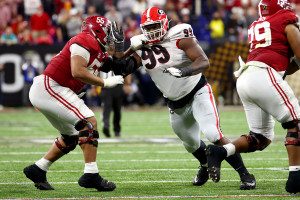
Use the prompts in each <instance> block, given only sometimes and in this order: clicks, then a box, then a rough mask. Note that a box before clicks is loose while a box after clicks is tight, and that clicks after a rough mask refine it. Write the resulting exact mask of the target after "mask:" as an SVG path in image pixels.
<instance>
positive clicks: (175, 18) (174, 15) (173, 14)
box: [168, 11, 180, 28]
mask: <svg viewBox="0 0 300 200" xmlns="http://www.w3.org/2000/svg"><path fill="white" fill-rule="evenodd" d="M168 17H169V18H170V19H171V20H170V21H169V27H170V28H172V27H173V26H176V25H177V24H178V23H179V22H180V19H179V16H178V14H177V12H176V11H171V12H169V15H168Z"/></svg>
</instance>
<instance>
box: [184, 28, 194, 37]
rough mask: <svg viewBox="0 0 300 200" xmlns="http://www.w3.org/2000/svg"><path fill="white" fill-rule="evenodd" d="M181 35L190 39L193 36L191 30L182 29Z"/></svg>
mask: <svg viewBox="0 0 300 200" xmlns="http://www.w3.org/2000/svg"><path fill="white" fill-rule="evenodd" d="M183 33H184V37H192V36H193V35H194V34H193V29H192V28H189V29H183Z"/></svg>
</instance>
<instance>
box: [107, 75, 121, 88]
mask: <svg viewBox="0 0 300 200" xmlns="http://www.w3.org/2000/svg"><path fill="white" fill-rule="evenodd" d="M103 82H104V86H103V87H104V88H112V87H115V86H116V85H119V84H123V83H124V78H123V77H122V76H121V75H118V76H112V77H108V78H107V79H103Z"/></svg>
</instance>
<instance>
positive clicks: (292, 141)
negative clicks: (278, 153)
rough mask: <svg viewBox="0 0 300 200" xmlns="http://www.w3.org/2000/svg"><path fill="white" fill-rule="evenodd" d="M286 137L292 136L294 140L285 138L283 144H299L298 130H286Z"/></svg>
mask: <svg viewBox="0 0 300 200" xmlns="http://www.w3.org/2000/svg"><path fill="white" fill-rule="evenodd" d="M286 137H292V138H295V139H294V140H285V142H284V145H285V146H287V145H296V146H300V132H299V131H298V132H288V133H287V134H286Z"/></svg>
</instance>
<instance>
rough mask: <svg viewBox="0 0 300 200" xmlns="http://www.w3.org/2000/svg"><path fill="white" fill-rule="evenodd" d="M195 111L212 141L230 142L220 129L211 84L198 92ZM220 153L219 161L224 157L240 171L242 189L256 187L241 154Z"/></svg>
mask: <svg viewBox="0 0 300 200" xmlns="http://www.w3.org/2000/svg"><path fill="white" fill-rule="evenodd" d="M193 111H194V112H193V115H194V117H195V119H196V120H197V122H198V123H199V125H200V127H201V130H202V132H203V133H204V135H205V136H206V137H207V139H208V140H209V141H210V142H212V143H214V144H216V145H224V144H228V143H230V140H229V139H227V138H226V137H225V136H224V135H223V133H222V131H221V129H220V119H219V113H218V110H217V106H216V103H215V99H214V96H213V91H212V88H211V86H210V85H209V84H207V85H206V86H204V87H203V88H202V89H201V90H200V91H199V94H197V93H196V95H195V98H194V101H193ZM200 111H201V112H200ZM211 148H212V147H211ZM208 152H211V151H208ZM219 153H220V155H221V156H220V158H221V160H220V161H219V162H221V161H222V160H223V159H226V161H227V162H228V163H229V164H230V165H231V166H232V167H233V168H234V169H235V170H236V171H237V172H238V173H239V175H240V178H241V181H242V185H241V187H240V189H254V188H255V186H256V182H255V178H254V176H253V175H251V174H249V172H248V170H247V169H246V167H245V165H244V162H243V160H242V157H241V156H240V155H239V154H236V155H233V156H230V157H228V158H227V157H226V153H225V151H220V152H219ZM215 167H217V166H215ZM217 168H218V169H214V171H216V172H217V173H219V172H220V166H219V167H217ZM211 174H212V173H211ZM216 175H217V176H216V177H212V179H213V180H214V181H215V182H218V181H219V177H220V175H219V174H216Z"/></svg>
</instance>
